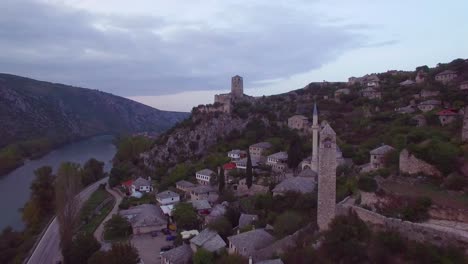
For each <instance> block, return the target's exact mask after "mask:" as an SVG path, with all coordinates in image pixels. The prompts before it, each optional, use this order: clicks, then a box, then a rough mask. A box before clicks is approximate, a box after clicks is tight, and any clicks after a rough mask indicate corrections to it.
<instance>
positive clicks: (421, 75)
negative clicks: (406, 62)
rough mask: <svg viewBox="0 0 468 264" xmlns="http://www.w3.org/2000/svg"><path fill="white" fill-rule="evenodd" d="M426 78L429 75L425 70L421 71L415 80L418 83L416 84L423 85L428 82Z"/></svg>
mask: <svg viewBox="0 0 468 264" xmlns="http://www.w3.org/2000/svg"><path fill="white" fill-rule="evenodd" d="M426 77H427V73H425V72H424V71H423V70H419V71H418V73H417V74H416V78H415V79H414V80H415V81H416V83H423V82H425V81H426Z"/></svg>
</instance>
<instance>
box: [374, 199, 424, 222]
mask: <svg viewBox="0 0 468 264" xmlns="http://www.w3.org/2000/svg"><path fill="white" fill-rule="evenodd" d="M386 199H387V200H388V201H387V202H386V203H385V204H382V205H378V206H377V211H378V212H379V213H381V214H383V215H385V216H388V217H393V218H400V219H403V220H407V221H411V222H422V221H425V220H427V219H428V218H429V213H428V211H429V208H430V206H431V205H432V201H431V199H430V198H427V197H419V198H411V197H404V196H387V197H386Z"/></svg>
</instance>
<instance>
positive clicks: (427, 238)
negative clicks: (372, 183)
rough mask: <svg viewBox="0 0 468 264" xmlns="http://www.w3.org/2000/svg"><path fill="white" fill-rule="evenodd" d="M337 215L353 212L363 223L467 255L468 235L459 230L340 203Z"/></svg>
mask: <svg viewBox="0 0 468 264" xmlns="http://www.w3.org/2000/svg"><path fill="white" fill-rule="evenodd" d="M336 209H337V210H336V213H337V215H343V214H347V213H348V212H349V210H352V211H354V212H355V213H356V214H357V215H358V216H359V218H361V219H362V220H363V221H365V222H367V223H370V224H372V225H376V226H378V227H382V228H385V229H387V230H394V231H397V232H399V233H400V234H401V235H402V236H404V237H406V238H408V239H410V240H415V241H419V242H427V243H431V244H434V245H437V246H447V245H453V246H456V247H458V248H461V249H464V250H465V253H467V254H468V233H467V232H462V231H460V230H456V229H451V228H444V227H439V226H436V225H431V224H424V223H412V222H408V221H402V220H400V219H395V218H389V217H385V216H383V215H380V214H377V213H375V212H372V211H369V210H366V209H364V208H361V207H358V206H354V205H350V204H346V203H340V204H337V208H336Z"/></svg>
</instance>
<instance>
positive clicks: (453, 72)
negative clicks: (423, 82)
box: [436, 70, 457, 76]
mask: <svg viewBox="0 0 468 264" xmlns="http://www.w3.org/2000/svg"><path fill="white" fill-rule="evenodd" d="M445 74H457V72H456V71H452V70H445V71H443V72H440V73H438V74H437V75H436V76H438V75H445Z"/></svg>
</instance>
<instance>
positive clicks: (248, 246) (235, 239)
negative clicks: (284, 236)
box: [228, 229, 275, 258]
mask: <svg viewBox="0 0 468 264" xmlns="http://www.w3.org/2000/svg"><path fill="white" fill-rule="evenodd" d="M228 241H229V250H228V251H229V254H239V255H241V256H244V257H250V256H252V257H254V258H255V252H256V251H258V250H260V249H262V248H265V247H267V246H269V245H270V244H271V243H273V242H274V241H275V238H274V237H273V236H272V235H270V233H268V232H267V231H265V230H264V229H255V230H252V231H248V232H244V233H240V234H238V235H234V236H230V237H228Z"/></svg>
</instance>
